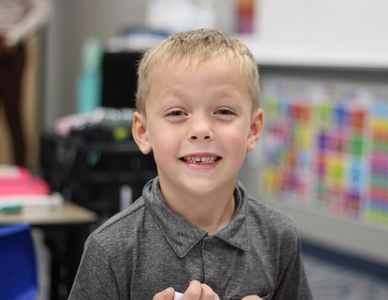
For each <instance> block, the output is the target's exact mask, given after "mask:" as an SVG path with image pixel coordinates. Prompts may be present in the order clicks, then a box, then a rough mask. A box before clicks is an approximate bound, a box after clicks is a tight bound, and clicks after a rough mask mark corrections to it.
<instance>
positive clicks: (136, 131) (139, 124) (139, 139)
mask: <svg viewBox="0 0 388 300" xmlns="http://www.w3.org/2000/svg"><path fill="white" fill-rule="evenodd" d="M132 136H133V139H134V140H135V142H136V144H137V145H138V146H139V149H140V151H141V152H143V154H148V153H150V152H151V150H152V148H151V144H150V142H149V140H148V133H147V128H146V118H145V116H144V114H141V113H139V112H137V111H135V112H134V114H133V120H132Z"/></svg>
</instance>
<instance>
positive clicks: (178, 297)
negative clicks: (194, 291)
mask: <svg viewBox="0 0 388 300" xmlns="http://www.w3.org/2000/svg"><path fill="white" fill-rule="evenodd" d="M182 297H183V294H182V293H178V292H175V296H174V300H181V299H182Z"/></svg>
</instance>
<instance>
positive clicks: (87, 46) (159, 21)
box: [0, 0, 388, 300]
mask: <svg viewBox="0 0 388 300" xmlns="http://www.w3.org/2000/svg"><path fill="white" fill-rule="evenodd" d="M199 27H214V28H217V29H220V30H223V31H225V32H227V33H229V34H231V35H234V36H236V37H238V38H240V39H241V40H242V41H243V42H245V43H246V44H247V46H248V47H249V48H250V49H251V51H252V52H253V54H254V56H255V58H256V60H257V63H258V66H259V71H260V84H261V99H260V101H261V102H260V103H261V106H262V107H263V109H264V111H265V126H264V131H263V136H262V139H261V141H260V143H259V146H258V147H257V149H256V150H255V151H254V152H252V153H249V155H248V157H247V159H246V163H245V164H244V166H243V168H242V170H241V174H240V180H241V181H242V182H243V183H244V184H245V185H246V187H247V188H248V191H249V193H250V194H252V195H253V196H255V197H257V198H259V199H261V200H262V201H265V202H267V203H268V204H269V205H272V206H274V207H275V208H277V209H279V210H281V211H284V212H286V213H287V214H289V215H291V216H292V217H293V218H294V219H295V221H296V223H297V224H298V227H299V229H300V231H301V234H302V238H303V255H304V258H305V265H306V271H307V275H308V277H309V281H310V284H311V287H312V291H313V294H314V298H315V299H317V300H326V299H327V300H330V299H349V300H357V299H372V300H373V299H376V300H382V299H386V295H387V294H388V251H387V249H388V39H387V38H386V37H387V36H388V4H387V3H386V1H383V0H373V1H369V2H366V1H361V0H343V1H334V0H327V1H311V0H310V1H308V0H297V1H290V2H287V1H280V0H224V1H223V0H202V1H201V0H197V1H194V0H192V1H189V0H187V1H178V0H176V1H174V0H170V1H157V0H148V1H142V0H111V1H104V0H93V1H92V0H66V1H61V0H53V1H52V12H51V17H50V19H49V22H48V24H47V25H46V26H45V27H44V28H42V29H41V30H40V31H39V32H38V33H36V34H35V35H34V36H32V37H31V38H30V39H29V40H28V41H27V48H28V61H27V68H26V71H25V79H24V87H23V95H24V105H23V108H22V109H23V111H22V113H23V118H24V127H25V132H26V143H27V146H26V148H27V149H28V151H27V154H26V155H27V157H26V159H27V170H28V172H29V174H28V175H26V173H23V176H27V177H28V178H33V179H34V180H35V183H36V181H39V179H42V180H44V181H45V182H46V183H47V184H48V186H49V188H48V189H49V192H48V191H47V190H45V189H43V192H42V194H43V195H42V197H46V198H47V199H45V202H44V203H43V202H40V204H39V205H40V206H39V208H37V205H35V204H31V200H26V202H23V203H22V204H23V205H25V206H26V207H27V206H32V207H33V208H31V210H32V211H33V210H34V209H35V210H37V209H39V210H40V211H42V210H44V209H43V208H42V207H43V206H50V207H52V206H53V204H52V203H53V201H57V202H56V203H57V204H55V205H56V206H66V205H67V202H68V201H69V200H71V201H72V202H74V203H75V204H77V205H79V206H80V207H81V208H84V209H85V211H83V212H84V213H86V219H84V221H75V222H76V224H78V225H79V224H81V223H82V227H81V226H80V227H77V226H78V225H74V220H72V221H69V220H68V219H64V221H63V223H61V224H62V225H61V226H57V225H58V224H57V223H58V222H59V221H58V220H59V219H60V218H62V217H63V216H62V215H59V212H57V214H58V215H56V213H53V214H52V216H51V219H50V220H49V221H47V222H46V221H44V222H46V223H44V222H43V221H34V220H35V219H33V220H32V221H31V226H32V228H33V230H32V231H33V240H34V245H35V248H36V253H35V254H36V259H37V265H38V273H39V274H38V279H37V281H38V285H39V287H40V289H39V299H41V300H44V299H66V295H67V293H68V289H69V286H71V280H72V278H73V277H72V276H73V275H74V268H75V267H74V266H76V264H77V262H78V261H77V259H79V255H80V251H82V242H83V240H84V238H85V236H86V235H87V233H88V232H90V230H92V229H93V228H95V227H96V226H97V225H98V224H100V223H101V222H103V221H104V220H106V219H107V218H109V217H110V216H111V215H112V214H114V213H116V212H118V211H120V210H121V209H124V208H125V207H127V206H128V205H130V203H132V202H133V201H134V200H135V199H136V198H137V197H138V196H139V195H140V193H141V187H142V185H143V184H144V183H145V182H146V181H147V180H148V179H150V178H152V177H153V176H154V175H155V166H154V163H153V160H152V157H142V156H141V155H140V154H139V151H138V150H137V147H136V146H134V145H133V142H132V141H131V138H130V130H129V128H130V124H131V113H132V112H133V108H134V103H133V95H134V91H135V89H136V82H135V81H136V62H137V60H138V59H139V57H140V55H141V53H142V52H143V51H144V49H146V48H147V47H149V46H151V45H153V44H154V43H156V42H157V41H159V40H160V39H162V38H165V37H166V36H168V35H169V34H170V33H172V32H176V31H180V30H186V29H191V28H199ZM0 135H1V138H0V165H8V166H12V165H13V164H14V162H13V153H12V152H13V149H12V146H11V143H10V133H9V132H8V128H7V125H6V122H5V118H4V112H3V111H2V110H1V107H0ZM2 170H3V172H1V171H0V188H1V183H2V181H1V180H6V179H7V178H5V177H4V176H8V175H7V174H5V173H6V172H5V171H4V170H5V169H2ZM7 170H9V169H7ZM12 170H13V171H14V169H12ZM24 171H25V170H23V172H24ZM4 174H5V175H4ZM2 176H3V177H2ZM27 177H23V178H24V179H25V178H27ZM7 180H8V179H7ZM3 182H5V181H3ZM40 183H41V182H40ZM41 184H42V185H43V187H44V183H41ZM42 185H41V187H42ZM34 192H36V190H34ZM53 193H55V195H54V194H53ZM57 193H58V194H57ZM0 196H1V195H0ZM3 198H4V197H3ZM58 198H59V199H60V200H58ZM55 199H56V200H55ZM3 203H4V202H3ZM47 203H48V204H47ZM1 205H2V197H0V208H1ZM34 206H35V208H34ZM66 208H67V207H66ZM50 209H52V208H50ZM25 211H28V209H26V210H25ZM88 213H90V214H88ZM72 214H73V215H75V214H78V212H74V211H72ZM34 218H35V217H34ZM55 218H57V219H55ZM64 218H65V217H64ZM15 220H17V221H20V216H19V217H18V215H17V212H16V216H15V212H13V214H12V216H10V215H9V213H7V212H0V224H2V225H4V224H8V223H14V222H16V221H15ZM55 220H57V221H55ZM34 222H35V223H34ZM61 222H62V221H61ZM77 222H79V223H77ZM53 223H55V224H56V225H54V226H53ZM69 224H70V225H69ZM58 227H60V229H61V230H62V231H61V233H60V235H59V238H58V233H57V232H56V231H55V230H57V229H58ZM63 228H65V230H66V231H63ZM69 228H71V229H72V230H73V231H70V230H69ZM74 228H76V229H77V230H78V229H79V228H81V229H82V230H81V231H79V234H78V235H79V236H78V239H77V240H76V241H73V240H72V239H70V238H69V237H68V235H74V232H77V231H76V230H75V231H74ZM69 232H70V234H69ZM64 236H65V237H64ZM62 238H63V239H62ZM60 239H62V241H58V240H60ZM72 242H74V243H76V245H78V246H77V247H78V252H75V254H74V253H73V254H74V259H73V260H71V259H64V258H63V257H58V256H61V255H62V254H65V255H64V256H66V257H68V256H71V255H72V253H71V251H70V252H69V249H68V245H67V244H68V243H72ZM77 247H76V248H77ZM73 251H75V250H73ZM70 264H71V265H72V267H69V265H70ZM0 268H1V267H0ZM0 289H1V287H0ZM0 295H1V294H0Z"/></svg>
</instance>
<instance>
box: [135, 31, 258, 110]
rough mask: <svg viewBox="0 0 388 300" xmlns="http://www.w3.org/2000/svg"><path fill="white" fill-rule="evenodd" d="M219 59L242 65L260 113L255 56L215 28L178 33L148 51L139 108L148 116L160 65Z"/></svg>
mask: <svg viewBox="0 0 388 300" xmlns="http://www.w3.org/2000/svg"><path fill="white" fill-rule="evenodd" d="M218 57H225V58H227V59H228V60H229V61H231V62H235V63H237V64H238V66H239V68H240V71H241V72H242V74H245V76H246V80H248V86H249V95H250V97H251V100H252V109H253V110H256V109H257V108H258V106H259V73H258V68H257V65H256V61H255V59H254V57H253V55H252V53H251V52H250V51H249V49H248V47H247V46H245V45H244V44H243V43H241V42H240V41H239V40H237V39H235V38H232V37H230V36H228V35H226V34H225V33H222V32H220V31H217V30H213V29H198V30H192V31H186V32H181V33H177V34H174V35H172V36H170V37H169V38H168V39H166V40H163V41H161V42H160V43H159V44H157V45H156V46H155V47H153V48H151V49H149V50H148V51H146V52H145V54H144V56H143V57H142V59H141V61H140V64H139V68H138V84H137V94H136V109H137V110H138V111H139V112H141V113H145V100H146V98H147V96H148V93H149V91H150V85H151V81H152V75H153V73H154V71H155V67H156V66H158V67H159V69H164V68H165V67H167V66H168V65H169V64H172V63H177V62H181V61H183V60H185V61H187V62H189V64H190V65H192V66H197V65H198V64H200V63H203V62H205V61H207V60H209V59H212V58H218Z"/></svg>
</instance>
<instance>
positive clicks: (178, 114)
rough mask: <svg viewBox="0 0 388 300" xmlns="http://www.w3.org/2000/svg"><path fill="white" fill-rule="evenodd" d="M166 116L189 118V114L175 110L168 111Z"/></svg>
mask: <svg viewBox="0 0 388 300" xmlns="http://www.w3.org/2000/svg"><path fill="white" fill-rule="evenodd" d="M165 116H166V117H184V116H187V114H186V113H185V112H184V111H183V110H181V109H174V110H171V111H168V112H167V113H166V114H165Z"/></svg>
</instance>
